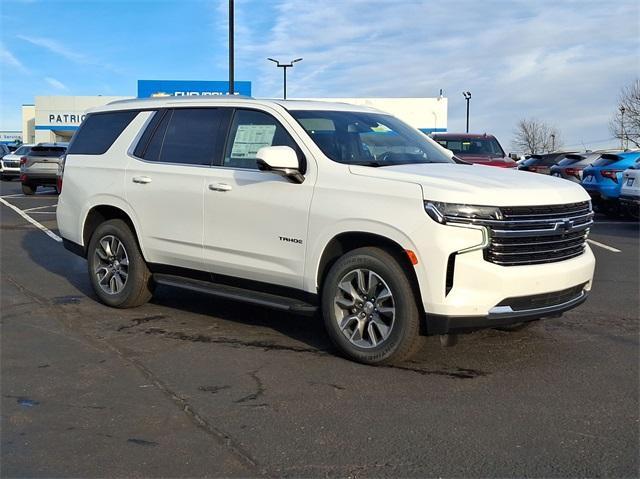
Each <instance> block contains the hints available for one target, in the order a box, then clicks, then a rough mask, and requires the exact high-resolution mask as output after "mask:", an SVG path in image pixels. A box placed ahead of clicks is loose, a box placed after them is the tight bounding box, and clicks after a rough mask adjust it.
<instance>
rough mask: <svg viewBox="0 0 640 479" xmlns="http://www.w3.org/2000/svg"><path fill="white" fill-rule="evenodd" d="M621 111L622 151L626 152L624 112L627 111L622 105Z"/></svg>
mask: <svg viewBox="0 0 640 479" xmlns="http://www.w3.org/2000/svg"><path fill="white" fill-rule="evenodd" d="M619 110H620V128H621V129H622V135H621V138H620V149H622V150H624V137H625V134H624V112H625V111H627V109H626V108H625V107H624V106H622V105H620V108H619Z"/></svg>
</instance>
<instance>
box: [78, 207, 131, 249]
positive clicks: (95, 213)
mask: <svg viewBox="0 0 640 479" xmlns="http://www.w3.org/2000/svg"><path fill="white" fill-rule="evenodd" d="M113 219H120V220H122V221H124V222H125V223H126V224H127V225H128V226H129V228H131V232H132V233H133V235H134V236H135V238H136V241H137V243H138V247H139V248H140V251H141V252H142V255H143V257H144V250H143V248H142V244H141V243H140V237H139V235H138V231H137V228H136V226H135V224H134V222H133V220H132V219H131V216H130V215H129V214H128V213H127V212H126V211H125V210H123V209H122V208H119V207H117V206H114V205H110V204H98V205H93V206H92V207H91V208H90V209H89V211H87V214H86V215H85V219H84V223H83V225H82V245H83V249H84V253H85V257H86V255H87V248H88V247H89V241H91V237H92V236H93V233H94V232H95V230H96V228H98V226H100V224H102V223H104V222H105V221H109V220H113Z"/></svg>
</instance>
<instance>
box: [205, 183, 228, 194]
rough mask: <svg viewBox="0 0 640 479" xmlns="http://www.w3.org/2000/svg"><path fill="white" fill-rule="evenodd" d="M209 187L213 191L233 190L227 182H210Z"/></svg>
mask: <svg viewBox="0 0 640 479" xmlns="http://www.w3.org/2000/svg"><path fill="white" fill-rule="evenodd" d="M209 189H210V190H211V191H223V192H224V191H231V190H232V189H233V187H232V186H231V185H228V184H226V183H211V184H209Z"/></svg>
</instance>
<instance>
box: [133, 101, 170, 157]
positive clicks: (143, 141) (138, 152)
mask: <svg viewBox="0 0 640 479" xmlns="http://www.w3.org/2000/svg"><path fill="white" fill-rule="evenodd" d="M166 113H167V110H160V111H156V112H154V113H153V117H152V118H151V121H150V122H148V123H147V128H146V129H145V130H144V133H143V134H142V136H141V137H140V140H139V141H138V144H137V145H136V149H135V150H133V154H134V155H135V156H137V157H138V158H143V157H144V152H145V151H146V150H147V146H148V145H149V141H150V140H151V137H152V136H153V134H154V133H155V131H156V129H157V128H158V124H159V123H160V122H161V121H162V119H163V118H164V115H165V114H166Z"/></svg>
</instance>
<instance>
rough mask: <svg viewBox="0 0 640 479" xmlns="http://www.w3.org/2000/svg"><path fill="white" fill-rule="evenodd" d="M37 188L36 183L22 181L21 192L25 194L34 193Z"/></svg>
mask: <svg viewBox="0 0 640 479" xmlns="http://www.w3.org/2000/svg"><path fill="white" fill-rule="evenodd" d="M37 189H38V186H37V185H30V184H27V183H22V193H23V194H25V195H35V194H36V190H37Z"/></svg>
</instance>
